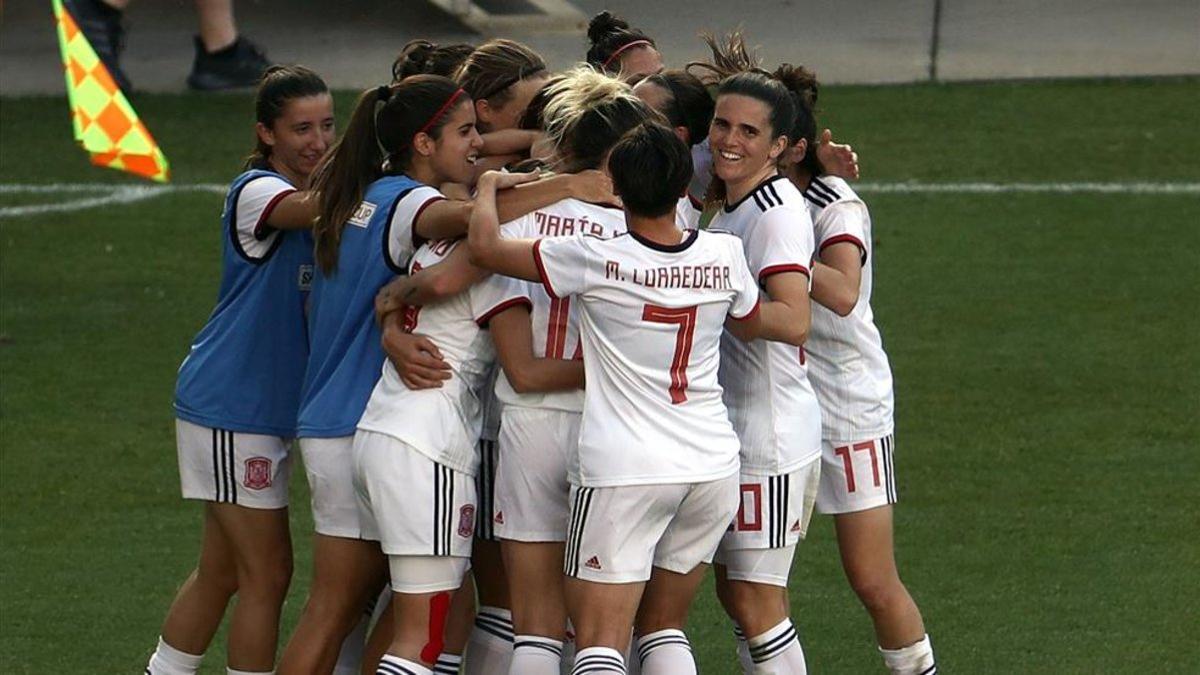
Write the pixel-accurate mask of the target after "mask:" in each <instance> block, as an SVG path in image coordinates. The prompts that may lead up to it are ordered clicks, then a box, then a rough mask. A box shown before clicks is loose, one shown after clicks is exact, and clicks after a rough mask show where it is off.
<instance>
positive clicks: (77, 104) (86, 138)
mask: <svg viewBox="0 0 1200 675" xmlns="http://www.w3.org/2000/svg"><path fill="white" fill-rule="evenodd" d="M51 3H52V4H53V6H54V18H55V20H56V22H57V23H58V45H59V47H60V48H61V50H62V59H63V69H64V70H65V71H66V77H67V100H68V101H69V102H70V105H71V124H72V126H73V127H74V128H75V140H77V141H79V144H80V145H82V146H83V149H84V150H87V151H88V153H90V154H91V156H92V164H95V165H97V166H106V167H108V168H110V169H119V170H121V171H128V172H129V173H133V174H137V175H139V176H143V177H145V178H149V179H151V180H156V181H158V182H160V183H165V182H167V181H168V180H170V173H171V170H170V166H169V165H168V164H167V158H166V157H165V156H164V155H163V153H162V150H160V149H159V147H158V144H157V143H155V142H154V137H153V136H151V135H150V132H149V131H147V130H146V127H145V125H143V124H142V122H141V120H139V119H138V116H137V113H136V112H134V110H133V106H131V105H129V101H128V100H126V98H125V94H123V93H122V92H121V90H120V88H118V87H117V83H116V82H114V81H113V78H112V75H110V74H109V72H108V68H106V67H105V66H104V63H102V62H101V61H100V57H98V56H96V50H95V49H92V45H91V44H90V43H88V41H87V38H86V37H84V35H83V31H81V30H79V25H78V23H77V22H76V21H75V17H73V16H71V13H70V12H68V11H66V9H64V8H63V4H62V0H51Z"/></svg>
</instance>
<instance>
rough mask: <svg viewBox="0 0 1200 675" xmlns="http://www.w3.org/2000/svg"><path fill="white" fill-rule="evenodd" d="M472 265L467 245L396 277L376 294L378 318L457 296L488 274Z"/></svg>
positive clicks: (381, 318) (376, 314) (376, 315)
mask: <svg viewBox="0 0 1200 675" xmlns="http://www.w3.org/2000/svg"><path fill="white" fill-rule="evenodd" d="M487 274H488V273H487V271H485V270H483V269H480V268H478V267H476V266H474V265H472V264H471V260H470V256H469V255H468V254H467V251H466V247H465V246H459V247H456V248H455V249H454V250H453V251H451V252H450V255H449V256H447V257H446V259H445V260H444V261H442V262H441V263H438V264H437V265H434V266H433V267H427V268H425V269H422V270H420V271H418V272H416V273H414V274H410V275H408V276H403V277H396V278H395V279H393V280H392V281H390V282H388V284H387V285H386V286H384V287H383V288H381V289H379V293H378V294H377V295H376V296H375V319H376V320H377V321H379V322H380V323H383V319H384V317H386V316H387V315H388V314H391V313H393V312H396V311H397V310H399V309H400V308H402V307H405V306H410V307H422V306H425V305H431V304H433V303H436V302H439V301H441V300H445V299H446V298H449V297H451V296H455V295H458V294H459V293H462V292H463V291H465V290H467V289H468V288H470V287H471V286H473V285H474V284H475V283H477V282H478V281H480V280H482V279H483V278H484V277H486V276H487Z"/></svg>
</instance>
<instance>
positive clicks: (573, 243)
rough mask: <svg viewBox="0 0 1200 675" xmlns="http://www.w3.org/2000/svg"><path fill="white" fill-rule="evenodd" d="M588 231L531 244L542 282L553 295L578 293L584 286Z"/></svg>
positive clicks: (560, 296)
mask: <svg viewBox="0 0 1200 675" xmlns="http://www.w3.org/2000/svg"><path fill="white" fill-rule="evenodd" d="M587 238H588V237H587V235H583V234H579V235H575V236H573V237H550V238H546V239H538V240H537V241H536V242H534V244H533V260H534V262H535V263H536V264H537V270H538V276H539V277H541V281H542V286H544V287H545V289H546V293H548V294H549V295H550V297H552V298H563V297H566V296H568V295H578V294H579V293H582V292H583V291H584V290H586V287H585V284H586V280H587V266H588V259H589V257H590V256H589V255H588V246H587Z"/></svg>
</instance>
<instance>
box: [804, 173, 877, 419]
mask: <svg viewBox="0 0 1200 675" xmlns="http://www.w3.org/2000/svg"><path fill="white" fill-rule="evenodd" d="M804 198H805V200H806V201H807V202H808V208H809V213H810V214H812V219H813V227H814V232H815V237H816V247H817V251H818V252H820V251H822V250H824V249H825V248H826V247H829V246H832V245H834V244H838V243H843V242H848V243H852V244H854V245H855V246H857V247H858V249H859V251H861V252H862V264H863V268H862V280H861V282H860V284H859V292H858V303H857V304H856V305H855V306H854V310H853V311H852V312H851V313H850V315H849V316H845V317H841V316H838V315H837V314H835V313H834V312H832V311H831V310H828V309H826V308H824V307H822V306H821V305H819V304H817V303H815V302H814V303H813V317H812V318H813V320H812V332H811V333H810V335H809V338H808V355H809V377H811V378H812V381H813V385H814V386H815V387H816V390H817V396H818V398H820V400H821V409H822V412H823V417H822V421H823V426H824V431H823V433H824V436H825V438H827V439H829V440H836V441H862V440H867V439H872V438H882V437H883V436H887V435H888V434H890V433H892V430H893V426H894V424H893V418H892V414H893V407H894V403H893V393H892V369H891V366H890V365H889V364H888V358H887V354H886V353H885V352H884V351H883V339H882V338H881V337H880V335H879V329H878V328H877V327H876V326H875V316H874V314H873V313H872V311H871V289H872V286H873V284H874V272H873V269H872V266H873V262H874V256H873V255H872V252H871V249H872V246H871V216H870V214H869V213H868V212H867V206H866V204H864V203H863V201H862V200H861V199H859V197H858V195H857V194H855V193H854V191H853V190H851V189H850V186H849V185H848V184H846V181H844V180H842V179H841V178H837V177H835V176H821V177H820V178H814V179H813V180H812V182H811V183H810V184H809V186H808V189H806V190H805V191H804Z"/></svg>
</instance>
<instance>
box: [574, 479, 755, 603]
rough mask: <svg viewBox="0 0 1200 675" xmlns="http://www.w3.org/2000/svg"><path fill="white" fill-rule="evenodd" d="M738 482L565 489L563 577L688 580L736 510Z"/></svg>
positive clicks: (706, 559)
mask: <svg viewBox="0 0 1200 675" xmlns="http://www.w3.org/2000/svg"><path fill="white" fill-rule="evenodd" d="M737 495H738V476H737V475H736V474H734V475H732V476H729V477H728V478H721V479H719V480H715V481H710V482H707V483H682V484H677V485H628V486H618V487H599V488H585V487H579V486H577V485H572V486H571V522H570V525H569V530H568V538H567V551H566V556H565V561H564V565H563V572H564V573H565V574H566V575H567V576H571V577H575V578H577V579H583V580H585V581H595V582H599V583H605V584H623V583H630V582H637V581H648V580H649V579H650V572H651V568H652V567H661V568H662V569H665V570H668V571H670V572H677V573H679V574H687V573H688V572H691V571H692V570H694V569H695V568H696V566H697V565H700V564H701V563H708V562H711V561H712V558H713V553H714V552H715V551H716V550H717V544H719V543H720V541H721V536H722V535H723V534H724V533H725V529H726V528H727V527H728V526H729V521H730V520H731V519H732V518H733V514H734V513H735V512H736V511H737Z"/></svg>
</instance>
